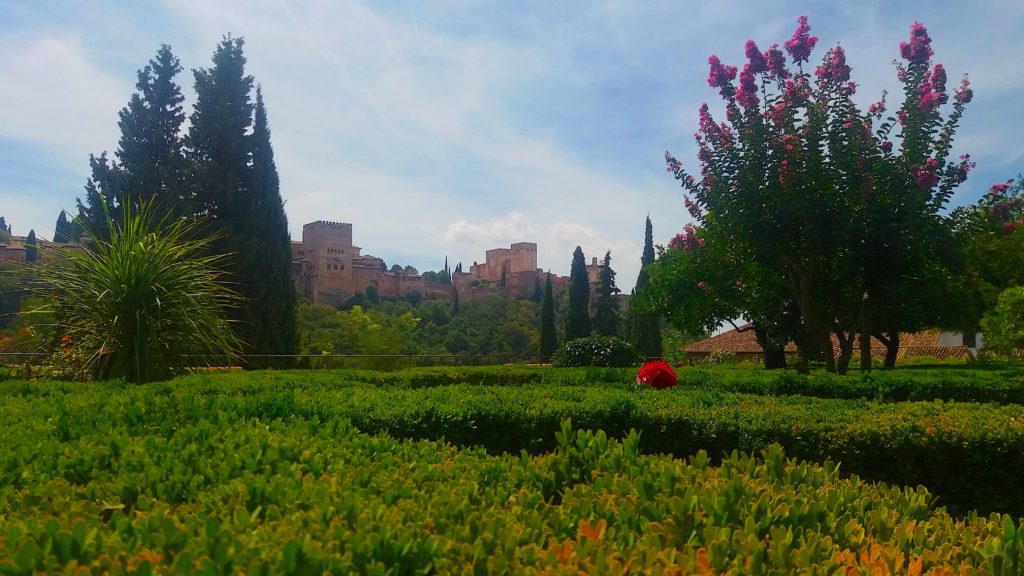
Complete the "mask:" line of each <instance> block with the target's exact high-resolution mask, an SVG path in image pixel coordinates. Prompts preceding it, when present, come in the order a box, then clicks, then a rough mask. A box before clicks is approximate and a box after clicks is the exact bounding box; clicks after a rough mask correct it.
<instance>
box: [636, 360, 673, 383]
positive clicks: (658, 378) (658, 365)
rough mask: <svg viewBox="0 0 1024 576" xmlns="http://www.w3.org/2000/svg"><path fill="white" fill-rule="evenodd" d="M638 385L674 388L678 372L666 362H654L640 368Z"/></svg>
mask: <svg viewBox="0 0 1024 576" xmlns="http://www.w3.org/2000/svg"><path fill="white" fill-rule="evenodd" d="M636 383H637V384H646V385H647V386H650V387H651V388H656V389H661V388H672V387H674V386H675V385H676V371H675V370H673V369H672V367H671V366H669V364H668V362H665V361H664V360H654V361H653V362H648V363H647V364H644V365H643V366H641V367H640V372H639V373H638V374H637V375H636Z"/></svg>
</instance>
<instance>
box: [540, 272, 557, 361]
mask: <svg viewBox="0 0 1024 576" xmlns="http://www.w3.org/2000/svg"><path fill="white" fill-rule="evenodd" d="M557 349H558V334H557V333H556V332H555V297H554V295H553V294H552V293H551V273H550V272H549V273H548V278H547V281H546V282H544V297H543V299H542V300H541V305H540V355H541V356H543V357H544V361H545V362H546V361H547V360H548V359H549V358H551V355H552V354H554V353H555V350H557Z"/></svg>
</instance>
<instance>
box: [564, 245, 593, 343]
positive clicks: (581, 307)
mask: <svg viewBox="0 0 1024 576" xmlns="http://www.w3.org/2000/svg"><path fill="white" fill-rule="evenodd" d="M590 331H591V325H590V279H589V278H588V276H587V263H586V261H585V260H584V257H583V249H582V248H580V247H579V246H577V247H576V250H575V251H574V252H573V254H572V268H571V269H570V271H569V309H568V315H567V317H566V324H565V339H566V340H575V339H576V338H584V337H587V336H590Z"/></svg>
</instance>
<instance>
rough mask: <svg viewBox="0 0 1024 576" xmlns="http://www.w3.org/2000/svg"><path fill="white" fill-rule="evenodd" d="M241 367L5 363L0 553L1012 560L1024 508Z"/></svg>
mask: <svg viewBox="0 0 1024 576" xmlns="http://www.w3.org/2000/svg"><path fill="white" fill-rule="evenodd" d="M233 379H239V376H237V375H222V376H221V377H203V376H197V377H192V378H190V379H188V380H186V381H183V382H180V383H178V384H177V385H176V386H174V387H170V386H167V385H165V384H155V385H149V386H145V387H140V388H136V387H131V388H126V387H123V386H117V385H113V384H92V385H86V386H83V387H81V388H76V389H67V388H65V389H61V388H59V387H58V386H56V385H36V386H26V385H25V384H24V383H18V382H4V383H2V384H0V404H2V405H3V406H5V409H6V410H7V413H8V414H10V415H11V416H12V417H14V418H17V420H18V421H19V422H21V423H22V424H23V425H21V426H16V427H14V426H8V427H2V428H0V443H2V445H3V446H4V447H5V455H6V456H5V458H6V460H5V462H4V464H5V466H4V467H2V468H0V510H3V511H4V523H3V526H2V527H0V535H2V537H0V571H3V572H4V573H15V574H20V573H38V572H47V573H58V572H62V571H68V570H75V569H77V570H87V571H95V572H110V573H119V572H122V571H138V572H147V573H190V574H191V573H203V572H209V573H234V572H242V571H244V572H246V573H286V574H289V573H291V574H306V573H318V574H319V573H385V572H387V571H395V572H398V573H441V574H447V573H533V572H537V573H541V572H551V573H563V572H571V573H579V572H583V573H589V574H625V573H656V572H662V573H664V572H669V571H678V572H679V573H684V574H690V573H696V574H699V573H709V574H710V573H730V572H735V573H748V572H749V573H780V574H781V573H824V574H832V573H845V572H846V571H847V570H848V569H849V570H852V571H854V572H857V573H860V572H867V571H869V570H871V569H874V568H877V567H878V566H889V567H891V570H892V572H893V573H911V572H912V571H916V570H917V567H918V566H919V567H920V568H921V570H922V572H921V573H925V572H928V571H931V570H936V571H935V572H929V573H939V572H938V570H941V569H944V568H948V569H949V571H952V572H953V573H959V572H960V567H961V566H963V567H965V569H966V570H971V569H978V570H979V571H980V570H981V569H982V568H984V569H986V570H987V571H988V572H989V573H993V574H1015V573H1018V572H1019V568H1020V557H1021V552H1022V548H1024V523H1022V522H1020V521H1015V520H1013V519H1012V518H1011V517H1009V516H999V515H993V516H989V517H987V518H985V517H975V516H972V517H969V518H967V519H957V518H954V517H951V516H950V515H949V514H948V513H947V512H946V511H945V510H943V509H941V508H936V507H935V506H934V505H933V500H934V497H933V496H932V495H931V494H930V493H929V492H928V491H927V490H925V489H924V488H920V487H918V488H903V489H901V488H896V487H889V486H886V485H884V484H873V483H867V482H864V481H862V480H860V479H859V478H856V477H853V478H844V477H843V476H842V475H841V474H840V470H846V464H845V462H844V464H843V468H839V466H837V465H835V464H832V463H829V462H825V463H824V464H809V463H806V462H800V461H798V460H795V459H792V458H788V457H787V456H786V452H784V451H783V450H782V449H780V448H779V447H778V446H768V447H766V448H765V449H759V450H756V451H754V452H756V453H757V456H756V457H751V456H747V455H745V454H740V453H732V454H731V455H728V456H726V457H724V458H723V459H722V460H721V461H720V462H717V463H715V462H713V461H712V458H711V457H709V455H708V453H707V452H703V451H698V450H694V451H693V455H692V457H690V458H687V459H672V458H669V457H666V456H661V455H658V456H648V455H644V454H642V453H641V449H642V447H643V444H644V441H643V439H644V438H645V437H646V434H647V433H646V432H641V433H640V434H637V433H634V432H626V433H622V434H615V435H616V436H621V438H622V439H621V440H616V439H614V438H610V437H609V435H608V434H606V433H605V432H601V431H597V432H593V431H588V430H579V429H577V428H576V427H575V426H574V425H573V424H572V422H577V424H576V426H586V425H585V424H580V423H579V422H578V421H577V420H572V421H571V422H570V421H568V420H564V419H562V420H556V421H554V422H553V423H552V424H551V425H550V426H548V425H547V424H545V426H544V428H545V429H547V432H546V434H545V436H544V437H543V442H542V444H543V445H545V446H547V448H546V449H545V450H544V451H542V452H541V453H538V454H536V455H533V456H531V455H528V454H522V455H519V454H515V455H513V454H508V453H506V454H501V455H488V454H487V453H485V452H484V451H482V450H477V449H460V448H456V447H454V446H452V445H450V444H447V443H443V442H434V441H403V440H400V439H397V438H395V437H394V436H393V435H388V434H380V435H377V436H370V435H366V434H364V433H359V432H357V431H356V430H354V429H353V427H352V426H351V425H350V424H348V423H346V422H345V420H344V419H343V418H337V417H330V416H326V414H325V415H317V414H313V413H310V412H309V411H306V412H305V413H304V412H303V407H304V406H311V405H312V404H311V402H310V401H311V400H314V398H313V397H312V396H310V395H309V394H314V395H316V396H317V397H319V398H320V399H321V400H322V401H323V404H322V406H323V407H325V408H326V407H329V406H333V404H332V403H331V401H332V400H334V399H335V398H336V397H340V396H342V395H344V394H351V393H352V392H356V393H357V394H358V393H359V392H358V391H356V390H353V389H351V388H344V387H340V388H339V387H334V388H327V389H320V390H315V391H314V390H311V389H310V390H302V389H300V390H298V391H296V390H294V389H289V388H288V387H286V386H285V385H284V384H285V383H284V382H278V383H276V384H273V383H264V384H262V385H255V384H254V383H252V382H249V383H245V384H244V383H238V382H229V380H233ZM243 379H244V378H243ZM670 395H671V393H670V394H668V395H666V394H660V395H657V396H656V395H654V394H650V393H641V394H640V396H641V397H650V398H657V397H659V396H660V398H661V399H664V398H666V397H668V396H670ZM342 403H345V401H344V400H342ZM443 406H444V405H442V404H436V405H433V406H431V409H433V410H434V411H435V412H433V414H434V415H435V416H442V415H445V414H446V412H445V411H444V410H445V409H444V407H443ZM379 408H382V407H381V406H378V407H377V409H379ZM448 415H450V416H454V417H461V416H462V414H460V413H459V412H458V411H453V412H450V413H448ZM483 424H484V425H485V427H489V424H488V423H487V422H483ZM972 567H973V568H972Z"/></svg>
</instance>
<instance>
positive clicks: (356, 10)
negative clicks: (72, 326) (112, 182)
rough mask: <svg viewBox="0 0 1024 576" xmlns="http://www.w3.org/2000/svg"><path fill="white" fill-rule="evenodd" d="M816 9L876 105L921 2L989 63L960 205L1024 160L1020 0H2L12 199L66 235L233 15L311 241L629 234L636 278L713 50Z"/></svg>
mask: <svg viewBox="0 0 1024 576" xmlns="http://www.w3.org/2000/svg"><path fill="white" fill-rule="evenodd" d="M801 15H806V16H808V18H809V20H810V24H811V27H812V34H814V35H816V36H818V37H819V43H818V47H817V49H816V50H815V53H814V54H812V57H811V62H812V63H815V64H816V63H817V61H819V60H820V58H821V56H822V55H823V54H824V52H825V50H827V48H828V47H829V46H832V45H835V44H837V43H838V44H841V45H842V46H843V47H844V48H845V49H846V53H847V61H848V63H849V64H850V65H851V66H852V68H853V73H852V77H853V80H854V81H856V82H857V83H858V84H859V87H858V96H857V97H856V101H857V103H858V104H860V105H861V106H862V107H866V106H867V104H869V103H871V102H874V101H876V100H878V98H879V96H880V94H881V91H882V90H883V89H888V90H889V91H890V93H891V94H895V93H896V92H898V90H899V84H898V83H897V79H896V71H895V68H894V66H893V65H892V61H893V59H894V58H896V57H898V55H899V43H900V42H901V41H905V40H906V39H907V37H908V36H909V29H910V26H911V24H912V23H913V22H914V21H921V22H923V23H924V24H925V26H927V28H928V31H929V34H930V35H931V37H932V40H933V43H932V46H933V48H934V50H935V61H937V62H942V63H943V64H944V66H945V67H946V69H947V71H948V73H949V77H950V87H954V86H956V84H957V83H958V81H959V78H960V76H961V75H962V74H964V73H968V74H969V76H970V81H971V87H972V88H973V89H974V100H973V102H971V104H970V105H969V107H968V109H967V112H966V114H965V117H964V119H963V121H962V122H961V128H960V131H959V133H958V137H957V139H956V146H955V150H954V152H955V154H960V153H964V152H969V153H970V154H971V155H972V157H973V159H974V160H975V161H977V164H978V167H977V169H976V170H975V171H974V172H972V173H971V176H970V178H969V179H968V181H967V182H966V183H965V184H964V185H962V186H961V187H960V188H959V190H958V192H957V195H956V196H955V197H954V199H953V204H954V205H957V204H964V203H970V202H973V201H974V200H976V199H977V198H978V197H980V196H981V195H982V194H983V193H984V192H985V190H987V189H988V187H989V186H990V185H991V184H992V183H995V182H1004V181H1006V180H1007V179H1008V178H1012V177H1015V176H1016V175H1017V174H1018V172H1021V171H1024V161H1022V160H1024V138H1021V137H1020V133H1021V128H1022V127H1024V106H1021V102H1022V100H1021V95H1022V94H1024V58H1022V57H1021V52H1022V49H1024V40H1022V39H1021V37H1020V31H1021V30H1024V2H1021V1H1020V0H976V1H972V2H951V1H942V2H938V1H912V0H907V1H901V2H889V1H885V0H855V1H854V0H850V1H845V0H842V1H834V2H809V1H788V0H776V1H774V2H748V1H740V0H722V1H715V2H711V1H708V2H694V1H682V0H679V1H675V2H668V1H664V2H659V1H629V0H595V1H592V2H558V1H556V2H552V1H550V0H524V1H519V2H499V1H497V0H432V1H430V2H404V1H394V2H385V1H379V2H359V1H356V0H306V1H291V0H214V1H211V0H151V1H147V2H113V1H108V2H104V1H100V0H93V1H88V0H87V1H82V0H37V1H30V0H0V216H4V217H6V220H7V222H8V223H10V224H11V225H12V228H13V230H12V231H13V233H14V234H15V235H25V234H27V233H28V231H29V229H34V230H35V232H36V234H37V235H39V236H41V237H43V238H50V237H52V234H53V228H54V224H55V222H56V218H57V215H58V214H59V212H60V210H61V209H67V210H72V209H74V207H75V199H76V198H78V197H83V196H84V193H83V185H84V184H85V181H86V178H87V177H88V175H89V162H88V158H89V154H97V155H98V154H99V153H101V152H103V151H108V152H110V153H111V154H112V153H113V151H114V150H115V149H116V147H117V140H118V136H119V131H118V128H117V112H118V110H119V109H121V108H122V107H123V106H125V105H126V104H127V102H128V100H129V98H130V97H131V95H132V93H133V91H134V85H135V82H136V74H137V71H138V69H140V68H142V67H143V66H145V64H146V63H147V61H148V60H149V59H150V58H153V56H154V55H155V54H156V51H157V50H158V49H159V47H160V45H161V44H169V45H170V46H171V47H172V50H173V52H174V54H175V55H176V56H177V57H178V58H179V59H180V60H181V63H182V66H183V67H184V68H185V71H184V72H183V73H182V74H180V75H179V76H178V77H177V80H178V83H179V84H181V85H182V88H183V92H184V94H185V97H186V104H185V105H186V111H187V112H188V113H191V108H192V105H193V104H194V102H195V94H194V91H193V89H192V84H193V81H194V79H193V75H192V69H195V68H203V67H209V66H210V65H211V61H210V58H211V56H212V54H213V51H214V48H215V47H216V45H217V43H218V42H219V41H220V40H221V39H222V37H224V36H225V35H227V34H230V35H232V36H233V37H242V38H244V39H245V54H246V57H247V59H248V62H247V72H248V73H249V74H252V75H253V76H254V77H255V80H256V82H257V83H259V84H260V85H261V86H262V89H263V95H264V99H265V101H266V106H267V112H268V117H269V121H270V127H271V130H272V143H273V147H274V152H275V157H276V161H277V167H278V172H279V174H280V177H281V195H282V197H283V199H284V201H285V210H286V212H287V215H288V222H289V229H290V232H291V235H292V238H293V239H296V240H298V239H301V236H302V225H303V224H305V223H308V222H312V221H315V220H332V221H341V222H350V223H352V225H353V236H354V242H355V244H356V245H357V246H360V247H362V249H363V253H364V254H373V255H375V256H380V257H381V258H383V259H384V260H385V262H386V263H387V264H388V266H391V265H392V264H401V265H403V266H404V265H412V266H415V267H416V268H418V269H419V270H420V271H421V272H422V271H426V270H437V269H440V268H441V267H442V266H443V264H444V261H445V258H446V257H447V259H448V261H449V263H451V265H452V266H453V267H454V265H455V264H457V263H459V262H462V263H463V266H464V268H466V269H467V270H468V267H469V265H470V264H472V263H473V262H474V261H481V262H482V261H483V260H484V258H485V256H484V253H485V251H486V250H488V249H491V248H501V247H508V246H509V244H511V243H513V242H536V243H537V244H538V265H539V266H540V267H541V268H543V269H545V270H550V271H551V272H554V273H556V274H561V275H568V273H569V267H570V263H571V261H572V252H573V250H574V249H575V247H576V246H577V245H579V246H581V247H582V248H583V251H584V253H585V255H586V257H587V260H588V262H589V260H590V259H591V258H594V257H597V258H602V257H603V256H604V254H605V252H606V251H609V250H610V251H611V257H612V268H613V269H614V270H615V271H616V272H617V278H616V280H617V283H618V286H619V288H621V289H623V290H624V291H627V292H628V291H629V290H630V289H631V288H632V287H633V285H634V283H635V279H636V275H637V272H638V271H639V268H640V254H641V250H642V248H643V235H644V219H645V217H646V216H648V215H649V216H650V218H651V220H652V222H653V227H654V238H655V243H661V244H665V243H667V241H668V239H670V238H671V237H672V236H674V235H675V234H677V233H678V232H680V231H681V230H682V228H683V226H684V225H685V224H687V223H689V221H690V217H689V215H688V213H687V211H686V209H685V208H684V207H683V204H682V191H681V189H680V188H679V186H678V183H677V182H676V181H675V180H673V178H672V177H671V174H668V173H667V172H666V170H665V163H664V153H665V151H666V150H668V151H671V152H672V153H673V154H674V155H675V156H676V157H677V158H679V159H680V160H681V161H682V162H683V164H684V165H685V166H687V167H688V168H689V169H690V170H691V171H692V172H697V171H698V170H697V169H696V168H697V161H696V149H695V145H694V142H693V133H694V132H696V129H697V110H698V109H699V107H700V105H701V103H702V102H704V101H708V102H709V104H711V105H712V110H713V111H714V110H716V106H718V102H719V98H718V95H717V93H716V91H715V90H713V89H712V88H710V87H709V86H708V85H707V82H706V78H707V72H708V66H707V59H708V56H710V55H712V54H715V55H718V56H719V57H720V58H721V59H722V60H723V61H724V62H725V63H727V64H734V65H739V66H740V67H742V65H743V64H744V63H745V61H746V60H745V58H744V56H743V46H744V42H745V41H746V40H748V39H752V40H755V41H756V42H757V43H758V45H759V46H760V47H761V49H762V50H765V49H767V47H768V46H769V45H770V44H772V43H773V42H778V43H779V44H782V43H783V42H784V41H785V40H786V39H788V38H789V37H790V36H791V35H792V33H793V30H794V29H795V27H796V20H797V18H798V17H799V16H801ZM894 101H896V100H895V99H894V98H893V96H890V102H891V103H892V102H894ZM719 108H720V106H719Z"/></svg>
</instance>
